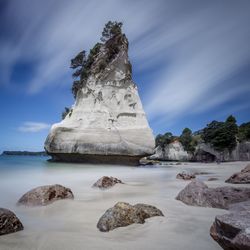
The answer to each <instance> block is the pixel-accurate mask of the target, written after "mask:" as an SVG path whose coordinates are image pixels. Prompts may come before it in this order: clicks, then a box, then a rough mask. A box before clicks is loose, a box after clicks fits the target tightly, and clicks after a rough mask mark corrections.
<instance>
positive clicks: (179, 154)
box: [149, 141, 191, 161]
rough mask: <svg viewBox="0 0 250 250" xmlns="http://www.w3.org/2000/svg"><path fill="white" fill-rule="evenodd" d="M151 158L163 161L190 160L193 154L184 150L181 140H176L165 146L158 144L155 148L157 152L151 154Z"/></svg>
mask: <svg viewBox="0 0 250 250" xmlns="http://www.w3.org/2000/svg"><path fill="white" fill-rule="evenodd" d="M149 159H151V160H162V161H188V160H190V159H191V155H189V154H188V152H187V151H185V150H184V148H183V146H182V144H181V143H180V142H179V141H174V142H171V143H170V144H168V145H166V146H165V147H164V148H162V147H161V146H158V147H157V148H156V149H155V153H154V154H153V155H151V156H150V157H149Z"/></svg>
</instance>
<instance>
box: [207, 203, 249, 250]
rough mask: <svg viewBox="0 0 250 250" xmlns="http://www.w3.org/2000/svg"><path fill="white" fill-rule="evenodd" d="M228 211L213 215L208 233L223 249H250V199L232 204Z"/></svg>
mask: <svg viewBox="0 0 250 250" xmlns="http://www.w3.org/2000/svg"><path fill="white" fill-rule="evenodd" d="M229 211H230V214H225V215H219V216H216V217H215V221H214V223H213V225H212V226H211V229H210V235H211V236H212V238H213V239H214V240H215V241H217V242H218V244H219V245H220V246H221V247H222V248H223V249H225V250H248V249H250V230H249V225H250V201H248V202H242V203H237V204H234V205H233V206H232V207H229Z"/></svg>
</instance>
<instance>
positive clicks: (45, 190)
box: [18, 184, 74, 206]
mask: <svg viewBox="0 0 250 250" xmlns="http://www.w3.org/2000/svg"><path fill="white" fill-rule="evenodd" d="M73 198H74V195H73V193H72V191H71V190H70V189H69V188H66V187H64V186H61V185H58V184H55V185H47V186H40V187H37V188H34V189H32V190H30V191H29V192H27V193H25V194H24V195H23V196H22V197H21V198H20V199H19V201H18V204H19V205H26V206H45V205H48V204H50V203H52V202H54V201H56V200H62V199H73Z"/></svg>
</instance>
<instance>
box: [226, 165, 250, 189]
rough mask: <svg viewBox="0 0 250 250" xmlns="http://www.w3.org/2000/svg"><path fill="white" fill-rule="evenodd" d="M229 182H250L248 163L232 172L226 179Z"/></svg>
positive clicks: (249, 166)
mask: <svg viewBox="0 0 250 250" xmlns="http://www.w3.org/2000/svg"><path fill="white" fill-rule="evenodd" d="M226 182H229V183H235V184H247V183H250V164H248V165H247V166H246V167H245V168H244V169H242V170H241V172H239V173H235V174H233V175H232V176H231V177H230V178H228V179H227V180H226Z"/></svg>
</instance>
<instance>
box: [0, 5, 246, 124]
mask: <svg viewBox="0 0 250 250" xmlns="http://www.w3.org/2000/svg"><path fill="white" fill-rule="evenodd" d="M6 3H7V4H6V7H5V11H4V15H2V17H1V18H2V22H1V23H3V24H5V25H6V27H5V29H6V30H4V31H5V34H6V35H5V36H3V37H1V38H0V68H1V74H0V83H1V82H3V83H8V82H10V79H11V74H12V73H13V72H12V71H13V68H14V66H15V65H16V64H17V63H19V62H23V61H28V62H31V63H34V71H33V72H32V77H31V79H30V80H29V81H28V82H27V84H26V86H25V88H24V89H26V90H27V91H28V92H29V93H31V94H34V93H37V92H40V91H42V90H44V89H45V88H51V89H52V88H56V87H57V86H58V85H63V84H69V81H70V78H69V77H70V73H69V68H68V63H69V61H70V58H71V57H72V56H73V55H74V54H76V53H77V52H78V51H79V50H80V49H83V48H85V49H88V48H90V47H91V46H93V44H94V43H95V42H96V41H97V40H98V39H99V37H100V32H101V30H102V27H103V24H104V23H105V22H106V21H108V20H109V19H111V20H121V21H123V22H124V31H125V33H126V34H127V36H128V38H129V40H130V56H131V59H132V62H133V63H134V65H135V66H136V69H137V74H144V73H145V72H147V71H152V68H155V67H157V68H158V69H159V72H160V74H159V75H157V76H156V77H155V79H154V81H153V82H152V83H150V84H147V86H146V85H145V86H144V87H143V93H141V94H142V95H143V100H144V106H145V110H146V112H147V114H148V117H149V119H150V120H151V121H154V120H156V119H157V120H158V122H159V121H162V122H164V120H166V117H168V119H172V120H174V119H178V117H180V116H182V115H184V114H185V115H188V114H194V113H199V112H200V113H201V112H206V110H209V109H212V108H214V107H217V106H219V105H222V104H224V103H226V102H227V101H229V100H230V99H232V98H237V97H238V96H240V95H242V94H247V93H249V92H250V85H249V82H247V83H246V82H235V83H232V82H230V81H227V79H230V77H232V76H233V75H235V74H237V73H238V72H239V71H240V70H241V69H242V68H244V67H246V65H249V62H250V50H249V44H250V29H249V25H248V24H249V23H250V15H249V9H250V2H249V1H244V0H240V1H227V0H224V1H219V2H218V1H197V0H187V1H176V0H175V1H174V0H162V1H161V0H159V1H147V0H138V1H130V0H128V1H122V0H107V1H99V0H93V1H82V0H72V1H66V0H62V1H59V0H54V1H47V2H46V3H45V2H44V1H42V0H40V1H39V0H38V1H32V0H23V1H14V0H10V1H8V2H7V1H6ZM27 6H29V8H27ZM1 33H4V32H1Z"/></svg>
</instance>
